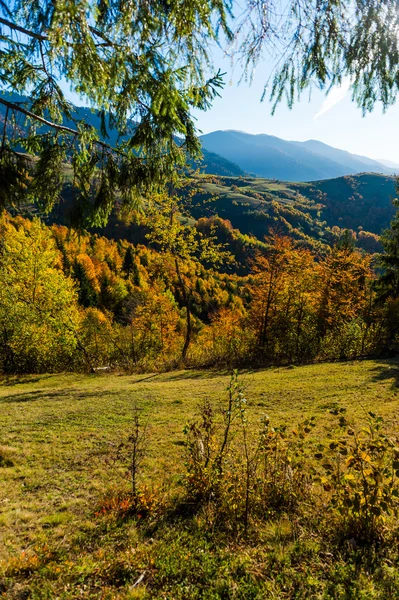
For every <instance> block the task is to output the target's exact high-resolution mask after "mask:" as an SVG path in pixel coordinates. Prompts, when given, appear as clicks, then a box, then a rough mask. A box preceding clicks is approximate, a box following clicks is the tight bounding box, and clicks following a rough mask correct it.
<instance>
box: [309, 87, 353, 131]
mask: <svg viewBox="0 0 399 600" xmlns="http://www.w3.org/2000/svg"><path fill="white" fill-rule="evenodd" d="M349 86H350V79H349V77H346V78H345V79H344V80H343V81H342V84H341V85H340V86H339V87H335V88H333V89H332V90H331V92H330V93H329V94H328V96H327V97H326V99H325V100H324V102H323V104H322V105H321V107H320V110H319V112H318V113H316V114H315V116H314V117H313V120H314V121H315V120H316V119H318V118H319V117H321V115H324V114H325V113H326V112H328V111H329V110H331V109H332V107H333V106H335V105H336V104H338V102H341V100H343V99H344V98H345V96H346V94H347V93H348V90H349Z"/></svg>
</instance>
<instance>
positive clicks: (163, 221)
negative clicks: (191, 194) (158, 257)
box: [146, 195, 232, 363]
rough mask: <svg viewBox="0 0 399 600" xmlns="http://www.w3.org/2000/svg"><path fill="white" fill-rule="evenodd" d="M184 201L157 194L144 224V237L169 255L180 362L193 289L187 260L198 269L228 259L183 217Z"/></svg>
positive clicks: (187, 340) (189, 334)
mask: <svg viewBox="0 0 399 600" xmlns="http://www.w3.org/2000/svg"><path fill="white" fill-rule="evenodd" d="M186 210H187V202H186V201H185V200H182V199H181V198H178V197H177V196H173V197H172V196H167V195H158V196H157V197H156V198H155V199H154V202H153V203H152V204H151V205H150V206H149V207H148V210H147V217H146V224H147V226H148V227H149V229H150V233H149V234H148V235H147V238H148V239H149V240H150V242H152V243H154V244H156V245H157V247H158V248H160V249H161V250H162V251H163V252H166V253H168V254H170V255H171V257H172V262H173V266H174V270H175V274H176V278H177V282H178V289H179V291H180V296H181V298H180V300H181V302H182V304H183V306H184V308H185V311H186V333H185V340H184V345H183V350H182V361H183V363H184V362H185V361H186V358H187V351H188V348H189V346H190V342H191V338H192V333H193V327H192V325H193V324H192V309H193V291H194V289H193V286H194V283H195V278H194V277H193V276H192V273H187V267H188V263H189V261H193V262H195V263H196V265H197V267H198V269H199V270H200V269H201V264H200V263H201V262H203V263H206V264H207V265H210V266H211V265H218V264H220V263H221V262H224V261H229V260H231V258H232V257H231V255H230V254H229V253H228V252H226V251H225V249H224V245H223V244H218V243H217V242H216V239H215V237H214V236H212V235H210V236H209V237H205V236H204V235H203V234H202V233H201V232H200V231H198V230H197V229H196V228H195V227H193V226H191V225H190V224H189V223H188V222H187V219H186V218H184V214H185V211H186Z"/></svg>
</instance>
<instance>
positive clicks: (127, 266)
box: [122, 246, 135, 275]
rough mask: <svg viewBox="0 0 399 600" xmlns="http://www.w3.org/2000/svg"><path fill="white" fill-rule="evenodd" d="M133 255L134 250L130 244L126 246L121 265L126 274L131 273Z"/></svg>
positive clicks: (133, 262)
mask: <svg viewBox="0 0 399 600" xmlns="http://www.w3.org/2000/svg"><path fill="white" fill-rule="evenodd" d="M134 255H135V252H134V250H133V248H132V246H128V248H127V250H126V252H125V256H124V259H123V265H122V269H123V270H124V271H125V273H126V274H127V275H130V273H132V271H133V265H134V264H135V261H134Z"/></svg>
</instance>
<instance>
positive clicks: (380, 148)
mask: <svg viewBox="0 0 399 600" xmlns="http://www.w3.org/2000/svg"><path fill="white" fill-rule="evenodd" d="M219 66H220V68H222V70H223V71H227V75H226V76H225V80H226V86H225V88H224V90H223V91H222V92H221V96H222V97H221V98H216V99H215V101H214V104H213V107H212V108H211V109H210V110H209V111H207V112H206V113H203V112H199V111H198V112H197V113H196V117H197V119H198V121H197V126H198V127H199V129H201V130H202V131H203V133H209V132H210V131H215V130H217V129H239V130H242V131H246V132H248V133H254V134H256V133H267V134H269V135H276V136H278V137H281V138H284V139H287V140H297V141H305V140H309V139H315V140H320V141H322V142H324V143H326V144H329V145H331V146H335V147H336V148H341V149H343V150H348V151H349V152H353V153H355V154H362V155H364V156H369V157H370V158H377V159H378V158H380V159H387V160H392V161H394V162H397V163H399V103H397V104H396V105H393V106H391V107H390V108H389V109H388V110H387V111H386V113H385V114H384V113H383V112H382V109H381V106H376V107H375V109H374V111H373V112H372V113H370V114H368V115H366V116H365V117H363V116H362V113H361V110H360V109H359V108H357V106H356V104H355V103H354V102H352V100H351V94H350V91H347V90H346V89H345V86H344V89H341V90H337V89H335V90H332V91H331V92H330V94H329V95H328V96H327V97H326V95H325V92H321V91H320V90H316V89H315V90H314V91H313V92H312V95H311V98H310V100H309V93H308V92H305V93H304V94H303V96H302V98H301V100H300V102H297V103H296V104H295V105H294V107H293V108H292V110H290V109H289V108H288V107H287V105H286V104H285V103H284V102H282V103H281V105H280V106H278V108H277V110H276V113H275V115H274V116H271V104H270V103H269V102H268V101H264V102H263V103H261V102H260V99H261V96H262V92H263V87H264V84H265V83H266V80H267V77H268V64H267V63H266V62H263V63H261V64H259V65H258V67H257V69H256V72H255V76H254V80H253V83H252V85H251V86H250V85H249V84H248V83H245V82H242V83H241V84H240V85H238V82H239V78H240V74H241V71H240V69H239V67H235V68H234V69H232V67H231V64H230V60H229V59H224V58H223V55H222V53H221V52H220V51H217V52H215V67H216V68H217V67H219Z"/></svg>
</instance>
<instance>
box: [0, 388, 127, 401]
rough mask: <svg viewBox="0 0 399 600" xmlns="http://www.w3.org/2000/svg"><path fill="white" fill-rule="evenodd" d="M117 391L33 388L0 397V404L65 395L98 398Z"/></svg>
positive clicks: (112, 394)
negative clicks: (28, 390)
mask: <svg viewBox="0 0 399 600" xmlns="http://www.w3.org/2000/svg"><path fill="white" fill-rule="evenodd" d="M118 394H119V392H112V391H108V390H106V391H99V390H97V391H94V392H84V393H81V392H78V393H74V391H71V389H70V388H65V389H63V390H55V391H53V392H51V391H48V390H35V391H33V392H25V393H24V394H13V395H12V396H8V397H6V398H1V399H0V404H1V403H5V404H10V403H19V402H36V401H38V400H55V401H57V400H63V399H64V398H65V397H66V396H68V397H69V399H70V400H86V399H88V398H100V397H103V396H115V395H118Z"/></svg>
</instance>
